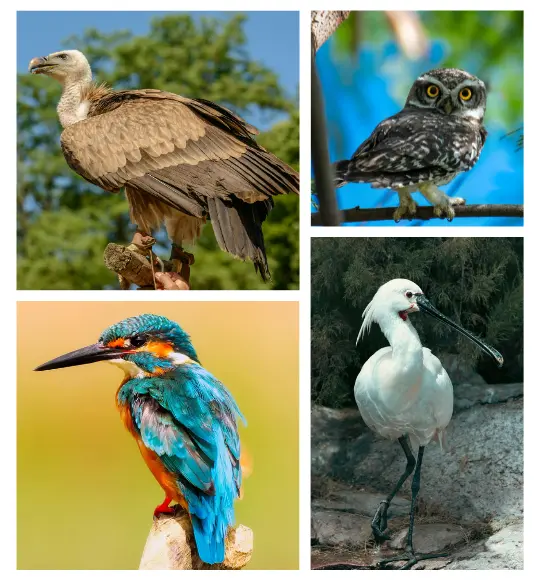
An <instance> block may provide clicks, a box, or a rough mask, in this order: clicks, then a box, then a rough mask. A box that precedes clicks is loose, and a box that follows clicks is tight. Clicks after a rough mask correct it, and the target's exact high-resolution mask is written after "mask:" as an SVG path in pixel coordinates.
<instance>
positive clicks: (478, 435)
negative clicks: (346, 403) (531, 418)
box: [312, 399, 523, 529]
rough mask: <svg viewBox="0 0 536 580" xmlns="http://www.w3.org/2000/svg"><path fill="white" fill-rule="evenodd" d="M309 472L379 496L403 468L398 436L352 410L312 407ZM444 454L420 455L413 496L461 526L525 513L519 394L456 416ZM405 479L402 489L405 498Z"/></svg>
mask: <svg viewBox="0 0 536 580" xmlns="http://www.w3.org/2000/svg"><path fill="white" fill-rule="evenodd" d="M312 434H313V435H312V474H313V476H321V477H326V476H329V477H332V478H334V479H336V480H340V481H343V482H347V483H350V484H352V485H353V486H355V487H363V488H366V489H370V490H375V491H377V492H378V493H379V494H381V495H385V494H387V493H389V492H390V491H391V489H392V488H393V487H394V485H395V483H396V481H397V479H398V478H399V476H400V475H401V474H402V472H403V471H404V467H405V457H404V454H403V452H402V450H401V448H400V446H399V445H398V443H397V442H396V441H388V440H385V439H382V438H380V437H378V436H376V435H374V434H373V433H372V432H371V431H370V430H369V429H368V428H367V427H366V426H365V425H364V423H363V421H362V419H361V417H360V415H359V412H358V411H357V409H345V410H342V411H337V410H333V409H323V408H319V407H316V408H314V409H313V415H312ZM446 447H447V448H446V450H445V451H444V452H442V451H441V450H440V448H439V446H438V445H436V444H430V445H429V446H428V447H427V448H426V451H425V453H424V461H423V468H422V478H421V490H420V493H419V497H420V499H421V500H422V501H424V503H425V505H426V506H427V508H429V509H431V510H437V512H438V513H439V514H441V513H442V514H448V515H449V519H450V518H452V519H456V520H457V521H458V522H459V523H460V524H464V523H466V524H470V523H474V522H484V521H489V522H491V525H492V526H494V528H495V529H500V528H501V527H502V526H504V525H507V524H509V523H511V522H512V521H515V520H519V518H520V517H521V515H522V513H523V400H522V399H518V400H514V401H510V402H508V403H501V404H496V405H476V406H473V407H471V408H469V409H466V410H463V411H461V412H459V413H458V414H456V415H455V416H454V417H453V418H452V421H451V423H450V425H449V427H448V430H447V446H446ZM409 485H410V482H407V483H406V484H405V486H404V487H403V488H402V490H401V494H402V495H407V496H409V493H410V490H409Z"/></svg>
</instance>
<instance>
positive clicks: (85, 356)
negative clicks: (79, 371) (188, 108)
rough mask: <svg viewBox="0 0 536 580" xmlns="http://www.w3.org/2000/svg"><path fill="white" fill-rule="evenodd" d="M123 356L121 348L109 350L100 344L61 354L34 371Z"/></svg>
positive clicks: (123, 351) (85, 363)
mask: <svg viewBox="0 0 536 580" xmlns="http://www.w3.org/2000/svg"><path fill="white" fill-rule="evenodd" d="M124 354H125V350H124V349H121V348H110V347H108V346H104V345H102V344H100V343H97V344H92V345H91V346H85V347H84V348H79V349H78V350H74V351H73V352H68V353H67V354H63V355H61V356H59V357H58V358H55V359H53V360H51V361H48V362H46V363H45V364H42V365H40V366H38V367H37V368H36V369H34V370H36V371H50V370H52V369H63V368H65V367H74V366H78V365H87V364H89V363H94V362H98V361H101V360H110V359H114V358H121V357H122V356H123V355H124Z"/></svg>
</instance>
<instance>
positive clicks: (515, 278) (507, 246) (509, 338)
mask: <svg viewBox="0 0 536 580" xmlns="http://www.w3.org/2000/svg"><path fill="white" fill-rule="evenodd" d="M522 264H523V240H522V239H521V238H333V239H330V238H316V239H313V240H312V263H311V269H312V270H311V287H312V295H311V306H312V331H311V360H312V400H313V402H315V403H318V404H322V405H326V406H330V407H341V406H345V405H353V404H354V402H353V385H354V382H355V379H356V377H357V375H358V373H359V371H360V370H361V367H362V365H363V364H364V363H365V362H366V361H367V359H368V358H369V357H370V356H371V355H372V354H373V353H374V352H376V351H377V350H378V349H380V348H382V347H383V346H387V344H388V343H387V340H386V339H385V337H384V336H383V334H382V333H381V331H380V329H379V327H378V325H377V324H373V326H372V329H371V332H370V334H368V335H366V337H365V340H363V341H360V342H359V345H358V346H357V347H356V344H355V342H356V338H357V334H358V332H359V328H360V327H361V314H362V312H363V310H364V309H365V306H366V305H367V304H368V303H369V302H370V300H371V299H372V298H373V296H374V294H375V293H376V290H377V289H378V288H379V287H380V286H381V285H382V284H384V283H385V282H388V281H389V280H391V279H393V278H407V279H409V280H412V281H413V282H415V283H416V284H418V285H419V286H420V287H421V288H422V289H423V291H424V293H425V294H426V296H427V297H428V298H429V299H430V301H431V302H432V303H433V304H434V305H435V306H436V307H437V308H439V310H441V311H442V312H443V313H444V314H445V315H447V316H448V317H449V318H452V319H453V320H455V321H456V322H458V323H460V324H461V325H462V326H463V327H465V328H467V329H468V330H471V331H473V332H475V333H476V334H478V335H479V336H481V337H482V338H484V339H485V340H486V341H487V342H489V343H490V344H491V345H493V346H495V347H496V348H497V349H498V350H499V351H500V352H501V353H502V355H503V356H504V358H505V363H504V367H503V368H502V369H501V371H500V372H499V373H498V372H497V367H496V366H495V364H494V362H493V361H491V359H489V358H488V357H486V355H482V354H481V353H480V351H479V350H478V348H477V347H475V346H474V345H473V344H472V343H471V342H469V341H468V340H467V339H466V338H464V337H462V336H461V335H460V334H459V333H457V332H455V331H453V330H451V329H449V328H448V327H446V326H445V325H443V324H442V323H440V322H438V321H436V320H435V319H432V318H430V317H428V316H426V315H424V314H423V315H419V314H415V315H413V316H412V319H411V320H412V323H413V324H414V325H415V327H416V328H417V331H418V333H419V335H420V337H421V340H422V343H423V344H424V345H425V346H427V347H429V348H430V349H431V350H432V352H433V353H434V354H436V355H437V356H438V357H439V358H440V359H441V356H442V354H446V353H454V354H457V355H458V356H459V357H461V358H462V359H463V360H464V361H465V362H467V363H469V364H471V365H473V366H474V367H475V368H476V369H477V371H478V372H479V373H480V374H481V375H482V376H483V377H484V378H485V379H486V380H487V381H488V382H489V383H498V382H505V383H507V382H515V381H521V380H522V377H523V274H522V270H523V266H522Z"/></svg>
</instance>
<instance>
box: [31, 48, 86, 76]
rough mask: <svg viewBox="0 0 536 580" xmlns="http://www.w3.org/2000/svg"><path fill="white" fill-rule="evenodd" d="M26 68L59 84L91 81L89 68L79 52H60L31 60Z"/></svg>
mask: <svg viewBox="0 0 536 580" xmlns="http://www.w3.org/2000/svg"><path fill="white" fill-rule="evenodd" d="M28 68H29V70H30V72H31V73H32V74H38V75H48V76H49V77H52V78H55V79H56V80H57V81H59V82H60V83H61V84H65V83H66V82H76V81H79V80H88V79H89V80H91V68H90V66H89V63H88V61H87V58H86V57H85V56H84V55H83V54H82V53H81V52H80V51H79V50H61V51H60V52H53V53H52V54H49V55H48V56H38V57H36V58H32V60H31V61H30V65H29V67H28Z"/></svg>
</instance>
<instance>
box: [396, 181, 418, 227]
mask: <svg viewBox="0 0 536 580" xmlns="http://www.w3.org/2000/svg"><path fill="white" fill-rule="evenodd" d="M397 193H398V198H399V200H400V201H399V205H398V207H397V208H396V210H395V213H394V214H393V219H394V220H395V222H396V223H398V222H399V221H400V220H401V219H402V218H404V217H405V218H407V219H408V220H410V221H411V220H412V219H413V218H414V217H415V214H416V213H417V204H416V203H415V201H414V200H413V198H412V197H411V195H410V194H409V192H408V191H407V190H406V189H404V188H402V189H399V190H398V191H397Z"/></svg>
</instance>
